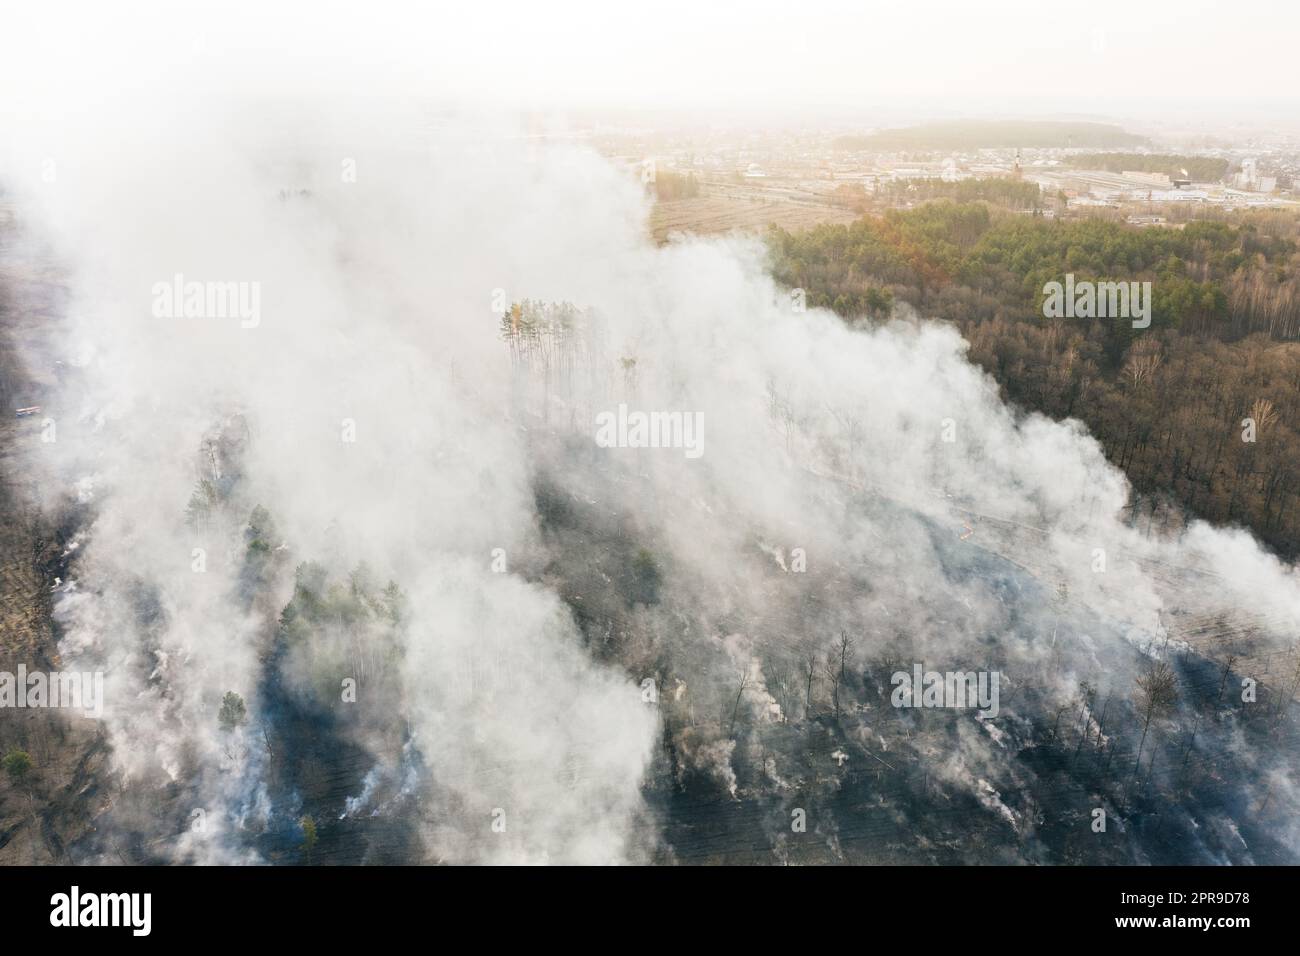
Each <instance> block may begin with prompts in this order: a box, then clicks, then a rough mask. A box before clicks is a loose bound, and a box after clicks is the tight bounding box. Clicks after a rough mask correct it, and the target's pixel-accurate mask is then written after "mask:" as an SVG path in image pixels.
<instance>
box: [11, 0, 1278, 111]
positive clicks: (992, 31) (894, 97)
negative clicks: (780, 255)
mask: <svg viewBox="0 0 1300 956" xmlns="http://www.w3.org/2000/svg"><path fill="white" fill-rule="evenodd" d="M3 2H4V6H5V7H6V12H5V15H4V20H5V27H4V30H3V31H2V32H0V61H3V62H2V63H0V78H2V79H3V86H2V87H0V90H2V92H0V97H3V102H4V103H5V105H6V106H8V107H10V108H13V106H14V105H15V104H17V106H18V107H19V108H21V107H24V106H26V107H29V108H30V107H34V106H38V107H40V108H45V106H46V104H51V103H53V104H60V103H67V102H78V103H80V104H81V105H87V104H91V103H94V102H95V101H96V100H100V99H102V98H105V97H115V96H119V95H123V94H125V95H130V94H131V93H133V92H138V91H140V90H142V89H148V88H149V87H150V86H154V85H157V84H160V83H161V84H165V85H168V86H172V87H175V86H177V85H179V86H180V87H181V88H184V89H192V90H194V91H196V92H199V91H235V92H245V91H252V92H280V93H290V92H304V91H308V92H320V91H327V92H331V93H337V94H348V93H352V94H389V93H399V94H402V93H419V94H426V95H429V96H431V97H435V98H437V99H439V100H442V101H445V102H449V103H488V104H493V105H502V106H509V107H517V106H523V107H530V108H556V107H560V108H581V107H604V108H608V107H647V106H668V107H682V106H700V107H706V108H716V107H730V108H734V107H747V108H750V107H755V108H764V109H766V108H782V109H790V108H794V109H814V108H819V107H820V108H834V109H842V108H857V107H866V108H871V109H878V108H881V107H891V106H892V107H899V108H904V109H906V108H911V107H917V106H919V107H922V108H925V109H928V110H932V111H933V110H936V109H941V108H944V107H950V108H952V109H954V110H959V111H968V112H970V111H980V112H1017V111H1019V112H1035V113H1048V112H1060V111H1096V112H1107V113H1113V114H1117V115H1138V114H1146V115H1151V114H1152V113H1158V112H1159V110H1160V109H1161V108H1164V109H1174V110H1178V111H1179V112H1180V113H1182V114H1183V115H1185V116H1195V115H1197V114H1198V113H1203V112H1204V113H1206V114H1207V115H1209V114H1212V115H1215V116H1216V117H1221V116H1223V115H1225V114H1226V115H1229V116H1231V115H1233V111H1234V110H1239V111H1241V114H1242V115H1245V114H1246V112H1247V111H1249V112H1252V113H1254V114H1255V115H1256V117H1265V118H1267V117H1268V116H1269V115H1270V114H1273V113H1276V114H1278V118H1279V121H1281V120H1283V119H1285V118H1287V117H1286V111H1285V110H1283V109H1282V103H1283V102H1285V101H1287V100H1290V101H1292V103H1294V101H1295V99H1296V94H1295V82H1294V81H1295V62H1294V51H1295V48H1296V41H1297V39H1300V4H1296V3H1294V2H1288V0H1261V2H1254V3H1250V4H1240V3H1228V2H1220V0H1177V2H1171V0H1154V2H1150V0H1142V2H1138V3H1134V2H1132V0H1096V2H1088V0H1075V2H1069V3H1063V2H1052V0H1002V2H996V3H970V2H968V0H928V2H926V0H922V2H904V0H890V2H876V0H848V2H836V0H797V2H796V0H779V2H778V0H745V2H705V3H702V2H699V0H654V2H635V3H627V2H624V3H617V2H600V0H547V2H531V3H529V2H515V0H473V2H462V3H455V4H451V3H420V4H417V3H410V2H408V3H396V2H390V0H378V2H377V0H367V2H360V3H359V2H337V0H327V2H310V3H309V2H290V3H271V2H267V0H216V2H200V3H190V4H186V5H185V7H186V9H184V10H179V9H174V6H175V5H173V4H167V3H161V2H159V3H151V2H141V0H127V2H124V3H115V4H111V5H110V4H92V3H67V2H64V3H60V2H49V0H39V2H27V0H3ZM50 97H53V99H52V100H51V99H50ZM54 108H57V107H54Z"/></svg>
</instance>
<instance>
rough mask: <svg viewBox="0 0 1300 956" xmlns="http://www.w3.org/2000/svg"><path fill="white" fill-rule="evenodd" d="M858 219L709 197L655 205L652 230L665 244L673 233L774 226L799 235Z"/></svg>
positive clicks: (794, 205) (805, 206)
mask: <svg viewBox="0 0 1300 956" xmlns="http://www.w3.org/2000/svg"><path fill="white" fill-rule="evenodd" d="M857 218H858V215H857V214H856V213H854V212H853V211H851V210H848V209H841V208H838V207H836V206H829V205H821V204H812V203H799V202H786V201H781V200H765V199H760V198H755V197H752V196H745V195H709V196H697V197H695V198H692V199H676V200H673V201H672V202H661V203H656V204H655V208H654V211H653V212H652V213H651V216H650V228H651V232H652V233H653V235H654V238H655V241H656V242H666V241H667V239H668V237H669V236H670V235H672V234H673V233H694V234H696V235H701V236H708V235H718V234H721V233H728V232H732V231H734V230H740V231H741V232H754V231H762V230H764V229H766V228H767V227H768V226H769V225H771V224H773V223H775V224H776V225H778V226H780V227H781V228H782V229H788V230H791V231H796V230H800V229H807V228H809V227H811V226H815V225H818V224H819V223H823V222H838V223H849V222H853V221H854V220H856V219H857Z"/></svg>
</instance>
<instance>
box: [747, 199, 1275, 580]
mask: <svg viewBox="0 0 1300 956" xmlns="http://www.w3.org/2000/svg"><path fill="white" fill-rule="evenodd" d="M1298 240H1300V219H1297V218H1296V217H1294V216H1291V217H1288V218H1279V217H1278V216H1276V215H1272V214H1270V215H1268V216H1262V217H1254V216H1243V217H1242V218H1241V219H1240V220H1238V221H1237V224H1235V225H1234V224H1229V223H1226V222H1212V221H1192V222H1188V223H1186V224H1185V225H1182V227H1181V228H1169V229H1140V228H1136V227H1133V226H1129V225H1127V224H1125V223H1122V222H1115V221H1107V220H1103V219H1093V218H1088V219H1080V220H1051V219H1045V218H1041V217H1037V216H1023V215H1015V214H1012V213H1007V212H1003V211H1000V210H997V209H991V208H990V207H989V206H987V205H985V204H979V203H952V202H945V201H940V202H933V203H927V204H926V205H923V206H920V207H917V208H915V209H911V210H906V211H891V212H888V213H886V214H885V215H883V216H880V217H866V218H863V219H861V220H859V221H858V222H856V223H853V224H851V225H847V226H845V225H829V224H827V225H821V226H817V227H815V228H813V229H810V230H808V231H806V232H802V233H797V234H796V233H790V232H786V231H784V230H781V229H773V230H772V231H771V232H770V233H769V248H770V251H771V254H772V268H773V272H774V274H775V276H776V277H777V279H778V280H780V281H781V282H783V283H785V284H787V285H789V286H791V287H798V288H802V289H804V290H805V294H806V301H807V302H808V303H809V304H810V305H814V306H823V307H827V308H831V309H833V310H835V311H836V312H838V313H839V314H840V315H842V316H843V317H844V318H845V319H847V320H855V319H857V318H859V317H866V318H869V319H876V320H879V319H883V318H886V317H887V316H888V315H889V313H890V311H891V308H892V302H893V301H894V300H903V301H906V302H910V303H912V304H913V305H914V306H916V307H917V308H918V309H919V310H920V311H921V312H922V314H924V315H927V316H933V317H937V318H940V319H946V320H948V321H951V322H953V323H955V324H956V325H957V326H959V327H960V329H961V330H962V332H963V334H964V335H965V336H966V338H967V339H968V340H969V341H970V343H971V349H970V357H971V359H972V360H973V361H975V362H977V363H979V364H980V365H981V366H982V367H983V368H984V369H985V370H987V371H988V372H989V373H990V374H991V375H993V376H994V378H995V379H996V380H997V382H998V383H999V385H1000V386H1001V388H1002V391H1003V393H1004V396H1005V397H1006V398H1008V399H1010V400H1011V401H1013V402H1015V403H1017V404H1018V405H1020V406H1021V407H1024V408H1027V409H1030V410H1033V411H1039V412H1042V413H1044V414H1047V415H1051V416H1053V417H1055V418H1065V417H1075V418H1078V419H1081V420H1082V421H1083V422H1085V423H1086V424H1087V425H1088V427H1089V429H1090V430H1091V431H1092V433H1093V434H1094V435H1095V436H1096V437H1097V438H1098V439H1099V440H1100V441H1101V443H1102V445H1103V446H1104V448H1105V450H1106V453H1107V455H1108V457H1109V458H1110V460H1111V461H1112V463H1114V464H1115V465H1117V466H1118V467H1120V468H1122V469H1123V470H1124V471H1125V473H1126V474H1127V475H1128V477H1129V479H1130V481H1131V482H1132V484H1133V486H1134V488H1135V490H1136V491H1137V492H1138V493H1139V495H1141V496H1143V498H1144V499H1145V500H1146V501H1147V502H1148V503H1149V504H1150V505H1151V506H1152V507H1154V503H1156V502H1159V503H1162V506H1164V507H1166V509H1168V507H1169V506H1173V507H1174V508H1175V510H1177V509H1182V510H1183V511H1185V512H1187V513H1189V514H1191V515H1194V516H1198V517H1203V518H1206V519H1207V520H1211V521H1215V522H1226V523H1239V524H1242V525H1244V526H1247V527H1249V528H1250V529H1251V530H1252V531H1254V532H1255V534H1256V535H1258V536H1259V537H1260V538H1261V539H1263V540H1264V541H1265V542H1267V543H1268V544H1269V545H1270V546H1272V547H1273V548H1274V549H1276V550H1277V551H1278V552H1279V553H1280V554H1282V555H1283V556H1285V557H1295V556H1296V555H1298V554H1300V508H1297V500H1296V499H1297V497H1300V431H1298V430H1297V425H1298V423H1300V269H1297V265H1300V254H1298V252H1297V250H1298V249H1300V242H1298ZM1066 273H1072V274H1074V275H1075V277H1076V281H1079V280H1084V279H1092V280H1094V281H1109V280H1113V281H1139V280H1150V281H1151V282H1152V324H1151V327H1150V328H1148V329H1145V330H1137V329H1134V328H1133V327H1132V323H1131V321H1130V320H1128V319H1124V318H1120V319H1050V320H1049V319H1045V318H1044V316H1043V311H1042V302H1043V298H1042V295H1043V293H1042V290H1043V286H1044V284H1045V283H1047V282H1049V281H1053V280H1060V279H1061V277H1062V276H1063V275H1065V274H1066ZM1247 420H1249V422H1250V427H1249V428H1248V427H1247ZM1168 520H1169V517H1168V510H1166V514H1165V518H1164V519H1163V522H1162V523H1164V522H1167V521H1168Z"/></svg>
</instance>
